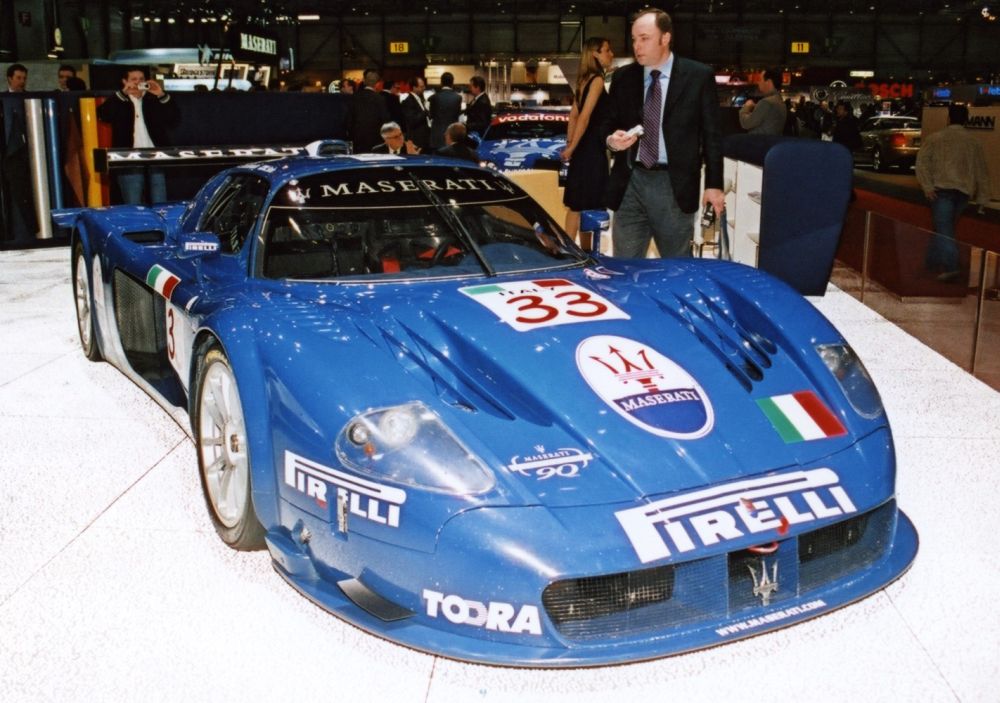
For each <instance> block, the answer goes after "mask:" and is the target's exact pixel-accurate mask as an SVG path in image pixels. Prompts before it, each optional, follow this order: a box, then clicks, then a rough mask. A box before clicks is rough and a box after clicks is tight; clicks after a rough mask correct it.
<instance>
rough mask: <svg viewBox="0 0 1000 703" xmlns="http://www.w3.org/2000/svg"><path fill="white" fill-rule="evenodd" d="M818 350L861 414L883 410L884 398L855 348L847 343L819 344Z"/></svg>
mask: <svg viewBox="0 0 1000 703" xmlns="http://www.w3.org/2000/svg"><path fill="white" fill-rule="evenodd" d="M816 352H817V353H818V354H819V357H820V358H821V359H822V360H823V363H824V364H826V367H827V368H828V369H830V373H832V374H833V377H834V378H836V379H837V383H839V384H840V388H841V390H843V391H844V395H846V396H847V400H848V401H849V402H850V404H851V407H852V408H854V410H855V412H857V413H858V415H861V416H862V417H867V418H875V417H878V416H879V415H881V414H882V412H883V408H882V398H881V397H879V394H878V390H877V389H876V388H875V384H874V383H872V379H871V376H869V375H868V370H867V369H866V368H865V365H864V364H862V363H861V359H859V358H858V355H857V354H855V353H854V350H853V349H851V348H850V347H849V346H848V345H846V344H817V345H816Z"/></svg>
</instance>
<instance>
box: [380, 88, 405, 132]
mask: <svg viewBox="0 0 1000 703" xmlns="http://www.w3.org/2000/svg"><path fill="white" fill-rule="evenodd" d="M379 95H381V96H382V99H383V100H385V109H386V110H388V111H389V119H390V120H392V121H393V122H395V123H396V124H404V123H405V122H406V120H405V119H404V117H403V108H402V107H401V106H400V104H399V86H398V85H397V83H396V81H382V90H380V91H379Z"/></svg>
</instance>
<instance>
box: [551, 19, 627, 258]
mask: <svg viewBox="0 0 1000 703" xmlns="http://www.w3.org/2000/svg"><path fill="white" fill-rule="evenodd" d="M614 58H615V55H614V53H613V52H612V51H611V43H610V42H609V41H608V40H607V39H605V38H604V37H591V38H589V39H587V41H585V42H584V43H583V52H582V53H581V54H580V65H579V68H578V70H577V78H576V90H575V91H574V95H575V99H574V101H573V107H572V108H571V109H570V112H569V127H568V128H567V130H566V148H565V149H563V151H562V159H563V161H568V162H569V170H568V173H567V175H566V189H565V191H564V192H563V204H564V205H565V206H566V207H567V208H569V209H568V210H567V212H566V234H568V235H569V236H570V237H572V238H574V239H576V237H577V235H578V233H579V231H580V211H582V210H598V209H603V208H604V190H605V188H606V187H607V183H608V153H607V149H606V147H605V146H604V138H603V135H602V134H601V132H600V124H601V122H602V121H604V120H605V119H606V117H607V115H606V113H607V110H608V95H607V93H606V92H605V91H604V72H605V71H607V70H608V69H609V68H611V62H612V60H613V59H614ZM581 244H582V245H583V247H584V248H585V249H589V248H590V242H581Z"/></svg>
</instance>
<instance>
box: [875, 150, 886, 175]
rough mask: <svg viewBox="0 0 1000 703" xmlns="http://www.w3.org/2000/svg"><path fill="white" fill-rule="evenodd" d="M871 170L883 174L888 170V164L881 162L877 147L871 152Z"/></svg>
mask: <svg viewBox="0 0 1000 703" xmlns="http://www.w3.org/2000/svg"><path fill="white" fill-rule="evenodd" d="M872 168H873V169H875V170H876V171H878V172H879V173H885V172H886V171H888V170H889V164H887V163H886V162H885V161H883V159H882V150H881V149H879V148H878V147H875V150H874V151H872Z"/></svg>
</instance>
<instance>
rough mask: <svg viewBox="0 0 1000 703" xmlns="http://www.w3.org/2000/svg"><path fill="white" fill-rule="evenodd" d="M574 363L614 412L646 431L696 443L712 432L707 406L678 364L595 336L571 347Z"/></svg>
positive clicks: (631, 343) (632, 343)
mask: <svg viewBox="0 0 1000 703" xmlns="http://www.w3.org/2000/svg"><path fill="white" fill-rule="evenodd" d="M576 365H577V368H579V369H580V373H581V375H582V376H583V378H584V380H585V381H586V382H587V384H588V385H590V387H591V389H593V391H594V392H595V393H597V395H598V396H599V397H600V398H601V399H602V400H603V401H604V402H605V403H607V404H608V405H609V406H610V407H611V408H612V409H613V410H614V411H615V412H617V413H618V414H619V415H621V416H622V417H623V418H625V419H626V420H628V421H629V422H631V423H632V424H634V425H637V426H638V427H641V428H642V429H644V430H646V431H647V432H651V433H652V434H655V435H659V436H660V437H668V438H671V439H697V438H699V437H703V436H705V435H706V434H708V433H709V432H710V431H711V429H712V424H713V422H714V415H713V412H712V404H711V403H710V402H709V400H708V397H707V396H706V395H705V391H704V390H703V389H702V387H701V386H700V385H699V384H698V382H697V381H695V379H694V378H693V377H692V376H691V374H689V373H688V372H687V371H686V370H685V369H684V368H683V367H681V365H680V364H678V363H677V362H675V361H673V360H672V359H670V358H668V357H666V356H664V355H663V354H661V353H660V352H659V351H657V350H656V349H654V348H653V347H651V346H649V345H648V344H645V343H643V342H639V341H637V340H634V339H629V338H627V337H617V336H612V335H597V336H594V337H589V338H587V339H585V340H583V341H582V342H581V343H580V345H579V346H578V347H577V349H576Z"/></svg>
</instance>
